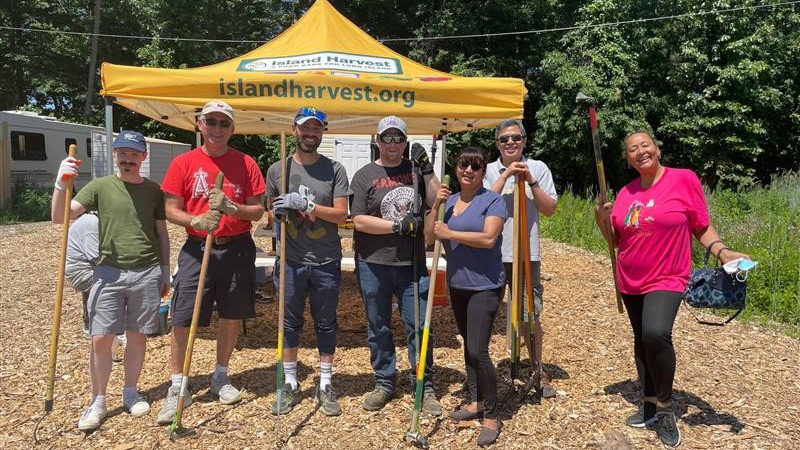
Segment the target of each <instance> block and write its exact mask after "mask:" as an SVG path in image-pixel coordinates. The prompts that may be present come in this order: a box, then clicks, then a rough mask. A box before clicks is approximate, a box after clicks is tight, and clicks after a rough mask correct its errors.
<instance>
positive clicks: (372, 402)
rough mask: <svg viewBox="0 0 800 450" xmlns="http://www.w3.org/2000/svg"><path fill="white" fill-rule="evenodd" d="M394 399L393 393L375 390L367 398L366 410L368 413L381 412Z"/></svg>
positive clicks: (365, 402)
mask: <svg viewBox="0 0 800 450" xmlns="http://www.w3.org/2000/svg"><path fill="white" fill-rule="evenodd" d="M392 397H394V394H393V393H391V392H388V391H384V390H383V389H379V388H375V389H374V390H373V391H372V392H370V393H369V394H367V398H365V399H364V409H366V410H367V411H379V410H381V409H383V407H384V406H386V404H387V403H389V400H391V399H392Z"/></svg>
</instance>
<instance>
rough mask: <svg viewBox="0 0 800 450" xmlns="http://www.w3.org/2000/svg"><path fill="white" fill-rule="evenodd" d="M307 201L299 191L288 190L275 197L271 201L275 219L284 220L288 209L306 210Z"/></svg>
mask: <svg viewBox="0 0 800 450" xmlns="http://www.w3.org/2000/svg"><path fill="white" fill-rule="evenodd" d="M309 203H310V202H309V201H308V200H307V199H305V198H303V196H301V195H300V193H298V192H289V193H287V194H281V195H279V196H277V197H275V200H273V201H272V211H273V214H275V219H276V220H280V221H282V222H283V221H286V218H287V217H288V215H289V210H290V209H293V210H295V211H303V212H305V211H308V205H309Z"/></svg>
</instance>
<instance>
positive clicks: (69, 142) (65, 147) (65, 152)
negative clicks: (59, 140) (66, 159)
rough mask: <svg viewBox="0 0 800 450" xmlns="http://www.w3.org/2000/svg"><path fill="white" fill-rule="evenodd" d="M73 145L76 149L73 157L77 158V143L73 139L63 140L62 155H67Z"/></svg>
mask: <svg viewBox="0 0 800 450" xmlns="http://www.w3.org/2000/svg"><path fill="white" fill-rule="evenodd" d="M73 144H74V145H75V147H76V148H75V156H76V157H77V156H78V149H77V147H78V141H77V140H75V139H74V138H66V139H64V154H67V155H69V146H70V145H73Z"/></svg>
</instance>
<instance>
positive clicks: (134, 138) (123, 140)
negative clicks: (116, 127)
mask: <svg viewBox="0 0 800 450" xmlns="http://www.w3.org/2000/svg"><path fill="white" fill-rule="evenodd" d="M113 148H132V149H134V150H138V151H140V152H145V153H147V143H145V141H144V136H143V135H142V133H139V132H138V131H133V130H120V132H119V134H117V138H116V139H114V147H113Z"/></svg>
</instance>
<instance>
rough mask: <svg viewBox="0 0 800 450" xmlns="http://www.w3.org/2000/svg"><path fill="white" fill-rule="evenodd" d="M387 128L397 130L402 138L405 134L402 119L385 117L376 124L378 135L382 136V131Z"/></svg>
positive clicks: (404, 124)
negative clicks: (401, 134)
mask: <svg viewBox="0 0 800 450" xmlns="http://www.w3.org/2000/svg"><path fill="white" fill-rule="evenodd" d="M389 128H397V129H398V130H399V131H400V132H401V133H403V135H404V136H407V134H406V123H405V122H403V119H401V118H399V117H397V116H386V117H384V118H383V119H381V121H380V122H378V134H379V135H380V134H383V132H384V131H386V130H388V129H389Z"/></svg>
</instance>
